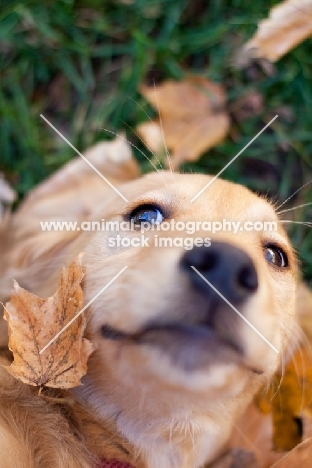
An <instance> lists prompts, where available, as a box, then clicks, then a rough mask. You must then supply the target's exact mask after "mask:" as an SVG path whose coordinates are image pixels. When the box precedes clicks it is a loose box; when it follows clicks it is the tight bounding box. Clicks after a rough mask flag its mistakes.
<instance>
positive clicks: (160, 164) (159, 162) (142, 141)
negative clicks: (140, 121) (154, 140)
mask: <svg viewBox="0 0 312 468" xmlns="http://www.w3.org/2000/svg"><path fill="white" fill-rule="evenodd" d="M120 121H121V122H122V123H123V124H125V125H126V126H127V127H128V128H129V129H130V130H131V131H132V132H133V133H134V134H135V135H136V136H137V137H138V138H139V140H141V143H143V145H144V146H146V148H147V149H148V150H149V152H150V153H151V154H152V155H153V156H154V158H155V159H156V161H157V163H158V164H159V166H160V167H161V169H162V170H164V168H163V165H162V163H161V161H160V160H159V159H158V157H157V156H156V154H155V153H154V151H152V149H151V148H150V147H149V146H148V145H147V144H146V143H145V142H144V140H143V138H141V137H140V135H139V134H138V133H137V132H136V131H135V130H134V129H133V128H132V127H130V125H129V124H127V122H124V121H123V120H122V119H120Z"/></svg>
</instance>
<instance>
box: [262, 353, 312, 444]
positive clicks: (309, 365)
mask: <svg viewBox="0 0 312 468" xmlns="http://www.w3.org/2000/svg"><path fill="white" fill-rule="evenodd" d="M256 401H257V404H258V408H259V409H260V411H262V413H263V414H267V413H271V415H272V420H273V446H274V449H275V450H279V451H280V450H282V451H287V450H291V449H293V448H294V447H295V446H296V445H298V444H299V443H300V442H301V441H302V435H303V423H302V418H303V417H304V416H306V417H309V418H310V417H311V416H312V360H311V354H310V351H309V350H307V349H305V348H304V347H301V348H299V349H298V350H297V352H296V353H295V354H294V355H293V356H292V359H291V360H290V362H289V363H288V364H287V365H286V367H285V370H284V374H276V379H275V383H273V384H272V388H271V390H270V392H268V393H267V394H266V396H265V397H264V398H263V397H260V396H259V395H258V397H257V399H256Z"/></svg>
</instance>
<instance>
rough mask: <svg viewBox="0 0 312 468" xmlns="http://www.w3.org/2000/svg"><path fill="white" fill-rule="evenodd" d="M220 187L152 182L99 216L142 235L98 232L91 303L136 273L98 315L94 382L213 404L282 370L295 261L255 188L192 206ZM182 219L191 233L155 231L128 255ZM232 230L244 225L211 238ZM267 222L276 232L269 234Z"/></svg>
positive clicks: (191, 179)
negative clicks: (106, 377)
mask: <svg viewBox="0 0 312 468" xmlns="http://www.w3.org/2000/svg"><path fill="white" fill-rule="evenodd" d="M209 180H210V178H209V177H208V176H202V175H180V174H175V175H174V176H173V177H172V176H171V174H167V173H163V175H162V176H161V175H159V174H151V175H147V176H145V177H143V178H141V179H140V180H138V181H134V182H131V183H128V184H125V185H124V186H123V187H121V188H120V190H121V191H122V193H123V194H124V195H125V196H126V197H127V198H128V199H129V200H131V202H130V203H129V204H126V203H124V202H123V201H122V200H121V199H120V198H119V197H118V195H116V196H112V198H111V200H109V201H108V202H107V203H106V206H105V208H104V210H101V211H100V215H99V219H102V218H105V221H118V222H122V221H130V220H133V221H134V224H135V226H136V228H135V229H134V230H132V231H126V230H120V232H116V231H115V232H97V233H92V235H91V236H90V238H89V240H88V242H87V247H86V249H85V250H86V255H85V265H86V283H85V290H86V301H90V300H91V299H92V298H93V297H94V296H95V295H96V294H97V293H98V291H100V290H101V289H102V288H103V287H104V286H105V285H106V284H107V283H108V282H110V281H111V280H112V278H113V277H114V276H115V275H116V274H117V273H118V272H119V271H120V270H121V269H122V268H124V267H125V266H127V269H126V270H125V271H124V272H123V273H122V274H121V275H120V276H119V277H118V278H117V279H116V280H115V281H114V282H113V283H112V284H110V286H109V287H108V288H107V289H106V290H105V291H104V292H103V293H102V294H101V295H100V296H99V297H98V298H97V299H96V300H95V301H94V302H93V304H92V306H91V314H90V323H89V330H88V332H89V334H90V335H91V338H92V340H93V341H94V342H95V343H96V345H97V350H96V351H95V353H94V356H93V357H92V359H91V361H90V375H92V376H93V377H92V378H93V379H94V380H96V379H97V377H96V375H99V374H103V373H105V374H107V372H108V373H111V375H113V376H114V377H113V378H114V379H116V381H118V382H119V384H120V385H123V386H124V387H125V388H127V387H128V388H129V387H133V388H139V387H144V388H154V389H157V392H159V393H161V392H166V390H168V391H171V390H174V392H175V394H176V395H178V394H184V395H187V396H191V397H192V398H194V395H195V396H196V395H197V396H199V395H201V396H203V398H205V399H207V400H210V401H212V400H217V399H220V398H223V397H231V396H235V395H237V394H239V393H240V392H242V391H245V389H246V388H248V385H249V383H251V381H252V380H256V379H259V376H263V377H269V376H270V375H272V373H273V372H274V371H275V370H276V368H277V366H278V363H279V362H280V358H281V354H282V352H283V349H284V347H285V346H286V344H287V340H288V337H289V335H290V333H291V330H292V326H293V323H294V310H295V283H296V260H295V256H294V254H293V251H292V248H291V246H290V243H289V240H288V238H287V236H286V234H285V232H284V230H283V229H282V227H281V224H280V223H278V218H277V215H276V214H275V211H274V208H273V207H272V206H271V205H270V204H269V203H268V202H267V201H265V200H264V199H262V198H260V197H258V196H256V195H255V194H252V193H251V192H250V191H249V190H247V189H246V188H244V187H242V186H239V185H236V184H232V183H229V182H226V181H223V180H220V179H218V180H215V181H214V182H213V183H212V184H211V185H210V186H209V187H208V188H207V189H206V190H205V191H204V192H203V193H202V194H201V195H200V196H199V197H198V198H197V199H196V200H194V201H193V202H192V203H191V202H190V200H191V199H192V198H193V197H194V196H195V195H196V194H197V193H198V192H199V190H200V189H201V188H202V187H203V186H205V185H206V184H207V183H208V182H209ZM171 220H174V222H175V223H176V224H175V225H176V226H177V227H179V229H182V226H183V225H182V224H181V222H184V223H185V226H188V227H189V229H188V232H186V231H185V230H179V231H177V230H175V231H174V232H173V231H172V229H170V228H169V229H168V230H162V229H158V230H153V231H152V230H145V232H144V236H145V239H148V241H146V242H145V245H144V243H143V245H139V246H135V247H131V246H129V247H127V244H129V242H130V241H129V239H130V240H131V239H134V238H136V239H138V238H140V236H141V232H140V223H142V222H145V223H149V222H150V223H153V222H156V223H158V224H160V227H161V223H165V222H170V221H171ZM224 220H226V221H228V222H231V223H232V222H235V223H240V224H239V228H237V227H236V228H235V229H236V231H237V232H236V233H235V234H234V232H233V229H234V228H233V227H232V231H230V230H229V228H227V230H222V229H220V224H219V225H216V224H215V226H217V229H218V230H217V231H216V232H214V233H212V232H209V231H207V230H206V229H207V227H208V226H209V225H208V224H207V222H209V221H211V222H220V223H222V224H223V227H224V226H225V227H226V226H228V225H226V224H225V225H224ZM178 222H180V224H177V223H178ZM190 222H193V224H192V225H191V224H187V223H190ZM195 222H197V224H195ZM203 222H206V224H201V223H203ZM246 222H247V223H249V224H247V225H246V224H245V223H246ZM267 222H275V223H276V226H277V230H272V231H270V230H268V229H269V228H267V230H264V229H261V224H260V223H267ZM251 223H257V224H254V227H255V229H251V226H252V224H251ZM145 226H146V225H145ZM164 226H166V227H168V224H167V225H164ZM171 226H172V225H171ZM191 226H193V227H194V226H196V227H197V230H196V232H193V233H191ZM232 226H233V225H232ZM236 226H238V225H237V224H236ZM118 235H119V236H120V237H119V244H118V242H117V236H118ZM155 236H157V239H155ZM112 238H113V240H112ZM124 238H127V239H128V240H127V241H124V242H123V241H122V239H124ZM163 238H167V239H168V238H170V239H172V240H173V239H175V241H174V242H169V241H168V240H166V241H161V240H160V239H163ZM177 238H179V240H178V241H177V240H176V239H177ZM207 238H210V239H211V245H210V241H209V239H207ZM190 239H191V240H190ZM195 239H197V240H196V241H195ZM141 240H142V239H141ZM135 242H137V243H138V241H135ZM135 242H134V243H135ZM194 243H195V245H193V247H192V244H194ZM147 244H148V245H147ZM155 244H156V245H155ZM159 245H162V246H159ZM164 245H166V246H164ZM98 385H101V384H100V381H99V384H98Z"/></svg>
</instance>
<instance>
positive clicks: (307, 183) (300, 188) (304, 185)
mask: <svg viewBox="0 0 312 468" xmlns="http://www.w3.org/2000/svg"><path fill="white" fill-rule="evenodd" d="M311 182H312V180H309V182H306V183H305V184H303V185H302V186H301V187H299V188H298V190H296V191H295V192H294V193H293V194H292V195H290V197H288V198H286V200H285V201H283V203H281V204H280V205H279V206H278V207H277V208H276V211H277V210H279V209H280V208H281V207H282V206H283V205H285V203H287V202H288V200H290V199H291V198H292V197H294V196H295V195H296V194H297V193H298V192H299V191H300V190H302V189H303V188H304V187H306V186H307V185H309V184H311Z"/></svg>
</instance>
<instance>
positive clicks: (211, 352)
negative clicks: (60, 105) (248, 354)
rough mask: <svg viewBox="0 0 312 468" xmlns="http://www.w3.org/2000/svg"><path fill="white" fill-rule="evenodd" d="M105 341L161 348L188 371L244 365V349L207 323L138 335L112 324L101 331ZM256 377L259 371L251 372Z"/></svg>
mask: <svg viewBox="0 0 312 468" xmlns="http://www.w3.org/2000/svg"><path fill="white" fill-rule="evenodd" d="M101 334H102V336H103V338H105V339H110V340H118V341H124V342H128V343H133V344H136V345H145V346H151V347H154V348H158V349H159V350H161V352H163V353H165V354H166V355H167V356H169V358H170V359H171V361H172V362H173V364H174V365H176V366H179V367H181V368H183V369H184V370H185V371H187V372H191V371H199V370H201V369H202V370H207V368H209V367H210V366H212V365H218V364H237V365H241V366H244V353H243V349H242V348H241V347H240V346H239V344H237V343H236V342H235V340H233V339H231V338H228V337H225V336H220V335H218V334H217V333H216V332H215V330H213V329H212V328H211V327H209V326H208V325H207V324H198V325H194V324H184V323H179V322H170V323H167V324H164V323H162V324H150V325H148V326H147V327H145V328H144V329H142V330H141V331H139V332H137V333H131V334H130V333H129V334H128V333H125V332H122V331H119V330H116V329H114V328H112V327H110V326H109V325H103V326H102V328H101ZM249 370H251V371H252V372H255V373H257V374H259V373H261V372H260V371H259V370H257V369H251V368H249Z"/></svg>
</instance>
